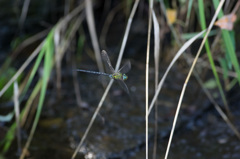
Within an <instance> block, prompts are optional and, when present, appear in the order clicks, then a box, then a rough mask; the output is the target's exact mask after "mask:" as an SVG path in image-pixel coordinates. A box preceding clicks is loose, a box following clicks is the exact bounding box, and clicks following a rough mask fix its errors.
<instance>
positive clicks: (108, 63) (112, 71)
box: [102, 50, 114, 73]
mask: <svg viewBox="0 0 240 159" xmlns="http://www.w3.org/2000/svg"><path fill="white" fill-rule="evenodd" d="M102 59H103V61H104V63H105V66H106V69H108V70H109V71H110V72H111V73H114V69H113V67H112V64H111V61H110V59H109V57H108V55H107V52H106V51H105V50H103V51H102Z"/></svg>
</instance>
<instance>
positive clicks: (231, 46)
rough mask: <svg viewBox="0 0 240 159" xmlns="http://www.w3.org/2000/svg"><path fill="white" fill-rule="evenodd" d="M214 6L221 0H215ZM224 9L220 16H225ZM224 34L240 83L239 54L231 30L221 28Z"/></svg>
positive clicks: (227, 50)
mask: <svg viewBox="0 0 240 159" xmlns="http://www.w3.org/2000/svg"><path fill="white" fill-rule="evenodd" d="M213 4H214V7H215V8H216V7H217V5H218V4H219V0H213ZM223 15H224V14H223V12H222V10H221V11H220V12H219V15H218V18H221V17H222V16H223ZM221 31H222V36H223V40H224V44H225V46H226V53H227V54H228V55H229V57H230V59H231V62H232V65H233V67H234V69H235V71H236V73H237V78H238V83H239V84H240V69H239V63H238V60H237V55H236V52H235V49H234V43H232V39H231V36H230V33H229V31H227V30H224V29H221Z"/></svg>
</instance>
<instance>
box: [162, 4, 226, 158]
mask: <svg viewBox="0 0 240 159" xmlns="http://www.w3.org/2000/svg"><path fill="white" fill-rule="evenodd" d="M224 1H225V0H222V1H221V3H220V4H219V6H218V8H217V10H216V11H215V14H214V16H213V18H212V20H211V23H210V24H209V27H208V28H207V31H206V34H205V36H204V38H203V41H202V43H201V45H200V47H199V49H198V52H197V54H196V57H195V58H194V61H193V64H192V66H191V68H190V71H189V73H188V76H187V78H186V80H185V82H184V85H183V89H182V92H181V95H180V98H179V101H178V105H177V110H176V114H175V116H174V120H173V126H172V129H171V133H170V137H169V141H168V146H167V150H166V153H165V157H164V158H165V159H166V158H167V157H168V153H169V150H170V146H171V142H172V138H173V133H174V130H175V127H176V123H177V119H178V114H179V111H180V108H181V105H182V100H183V96H184V93H185V90H186V87H187V84H188V81H189V79H190V77H191V74H192V72H193V69H194V67H195V65H196V63H197V60H198V57H199V55H200V53H201V51H202V48H203V45H204V44H205V42H206V40H207V37H208V35H209V32H210V30H211V29H212V26H213V24H214V22H215V20H216V18H217V15H218V13H219V11H220V9H221V8H222V6H223V3H224Z"/></svg>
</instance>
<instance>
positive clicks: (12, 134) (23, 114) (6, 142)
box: [1, 80, 42, 154]
mask: <svg viewBox="0 0 240 159" xmlns="http://www.w3.org/2000/svg"><path fill="white" fill-rule="evenodd" d="M41 82H42V80H40V81H39V82H38V83H37V84H36V86H35V87H34V89H33V91H32V94H31V95H30V97H29V100H28V101H27V103H26V105H25V107H24V109H23V110H22V112H21V115H20V120H21V123H24V121H25V119H26V116H27V114H28V112H29V110H30V106H31V103H32V101H33V99H34V98H36V96H37V94H38V92H39V90H40V88H41V86H42V83H41ZM21 125H22V124H21ZM15 131H16V122H15V123H13V124H12V126H11V127H10V129H9V130H8V132H7V134H6V136H5V138H4V139H3V140H2V141H1V145H2V144H3V143H4V146H3V149H2V153H3V154H4V153H6V152H7V151H8V150H9V147H10V146H11V144H12V142H13V140H14V137H15Z"/></svg>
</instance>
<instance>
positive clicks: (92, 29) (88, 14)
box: [85, 0, 104, 72]
mask: <svg viewBox="0 0 240 159" xmlns="http://www.w3.org/2000/svg"><path fill="white" fill-rule="evenodd" d="M85 3H86V19H87V24H88V28H89V33H90V36H91V40H92V44H93V49H94V52H95V58H96V60H97V65H98V69H99V71H100V72H104V69H103V63H102V60H101V54H100V47H99V44H98V38H97V33H96V29H95V21H94V16H93V6H92V0H85Z"/></svg>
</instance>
